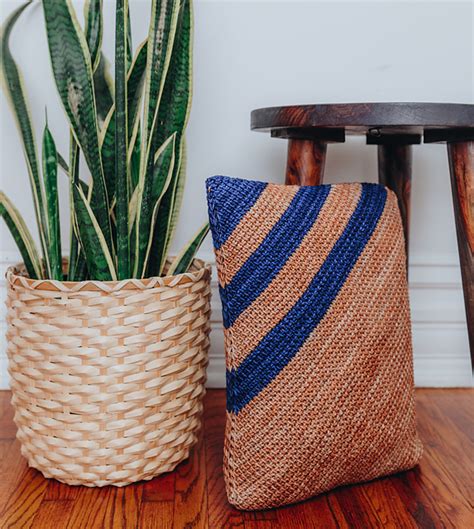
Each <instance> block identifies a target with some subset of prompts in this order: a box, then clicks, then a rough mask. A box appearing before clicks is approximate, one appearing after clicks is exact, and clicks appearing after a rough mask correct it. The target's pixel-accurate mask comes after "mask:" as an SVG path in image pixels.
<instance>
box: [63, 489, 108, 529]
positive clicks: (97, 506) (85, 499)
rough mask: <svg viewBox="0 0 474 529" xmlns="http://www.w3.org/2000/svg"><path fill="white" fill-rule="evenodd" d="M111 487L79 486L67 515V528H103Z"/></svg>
mask: <svg viewBox="0 0 474 529" xmlns="http://www.w3.org/2000/svg"><path fill="white" fill-rule="evenodd" d="M111 494H112V487H102V488H89V487H81V489H80V491H79V493H78V495H77V498H76V499H75V500H74V502H73V508H72V510H71V513H70V515H69V519H68V523H67V525H66V527H67V529H83V528H84V527H87V529H104V527H105V526H104V523H105V516H106V512H107V511H106V507H107V503H108V502H109V500H110V495H111Z"/></svg>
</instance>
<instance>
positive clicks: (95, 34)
mask: <svg viewBox="0 0 474 529" xmlns="http://www.w3.org/2000/svg"><path fill="white" fill-rule="evenodd" d="M84 20H85V26H86V27H85V34H86V41H87V46H88V48H89V51H90V54H91V64H92V70H93V71H95V70H96V69H97V67H98V66H99V61H100V47H101V45H102V35H103V32H104V26H103V22H102V0H86V3H85V4H84Z"/></svg>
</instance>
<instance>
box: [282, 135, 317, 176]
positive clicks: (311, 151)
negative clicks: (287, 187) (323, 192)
mask: <svg viewBox="0 0 474 529" xmlns="http://www.w3.org/2000/svg"><path fill="white" fill-rule="evenodd" d="M325 161H326V143H323V142H319V141H314V140H300V139H289V140H288V160H287V164H286V179H285V183H286V184H297V185H301V186H316V185H319V184H321V183H322V181H323V175H324V164H325Z"/></svg>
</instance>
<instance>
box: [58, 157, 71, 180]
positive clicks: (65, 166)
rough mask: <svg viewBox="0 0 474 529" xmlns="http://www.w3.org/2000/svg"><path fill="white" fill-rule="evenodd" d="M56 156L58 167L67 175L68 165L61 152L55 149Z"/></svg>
mask: <svg viewBox="0 0 474 529" xmlns="http://www.w3.org/2000/svg"><path fill="white" fill-rule="evenodd" d="M56 155H57V157H58V167H59V168H60V169H62V170H63V172H64V174H65V175H67V176H69V166H68V164H67V162H66V160H65V159H64V158H63V157H62V155H61V153H60V152H58V151H56Z"/></svg>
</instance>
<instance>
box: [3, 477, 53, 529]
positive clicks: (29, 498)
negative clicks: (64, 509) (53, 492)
mask: <svg viewBox="0 0 474 529" xmlns="http://www.w3.org/2000/svg"><path fill="white" fill-rule="evenodd" d="M46 487H47V481H46V480H45V479H44V477H43V476H42V475H41V474H40V473H39V472H38V471H37V470H34V469H32V468H27V470H26V472H24V473H22V476H21V479H19V480H17V481H16V483H15V485H14V488H13V490H12V491H11V494H10V497H9V498H8V501H7V503H6V505H5V507H4V508H3V510H2V512H1V513H0V527H1V528H2V529H13V528H15V529H16V528H20V527H21V528H22V529H28V528H30V527H31V526H32V524H33V521H34V519H35V516H36V514H37V512H38V509H39V507H40V505H41V502H42V500H43V496H44V493H45V491H46Z"/></svg>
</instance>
